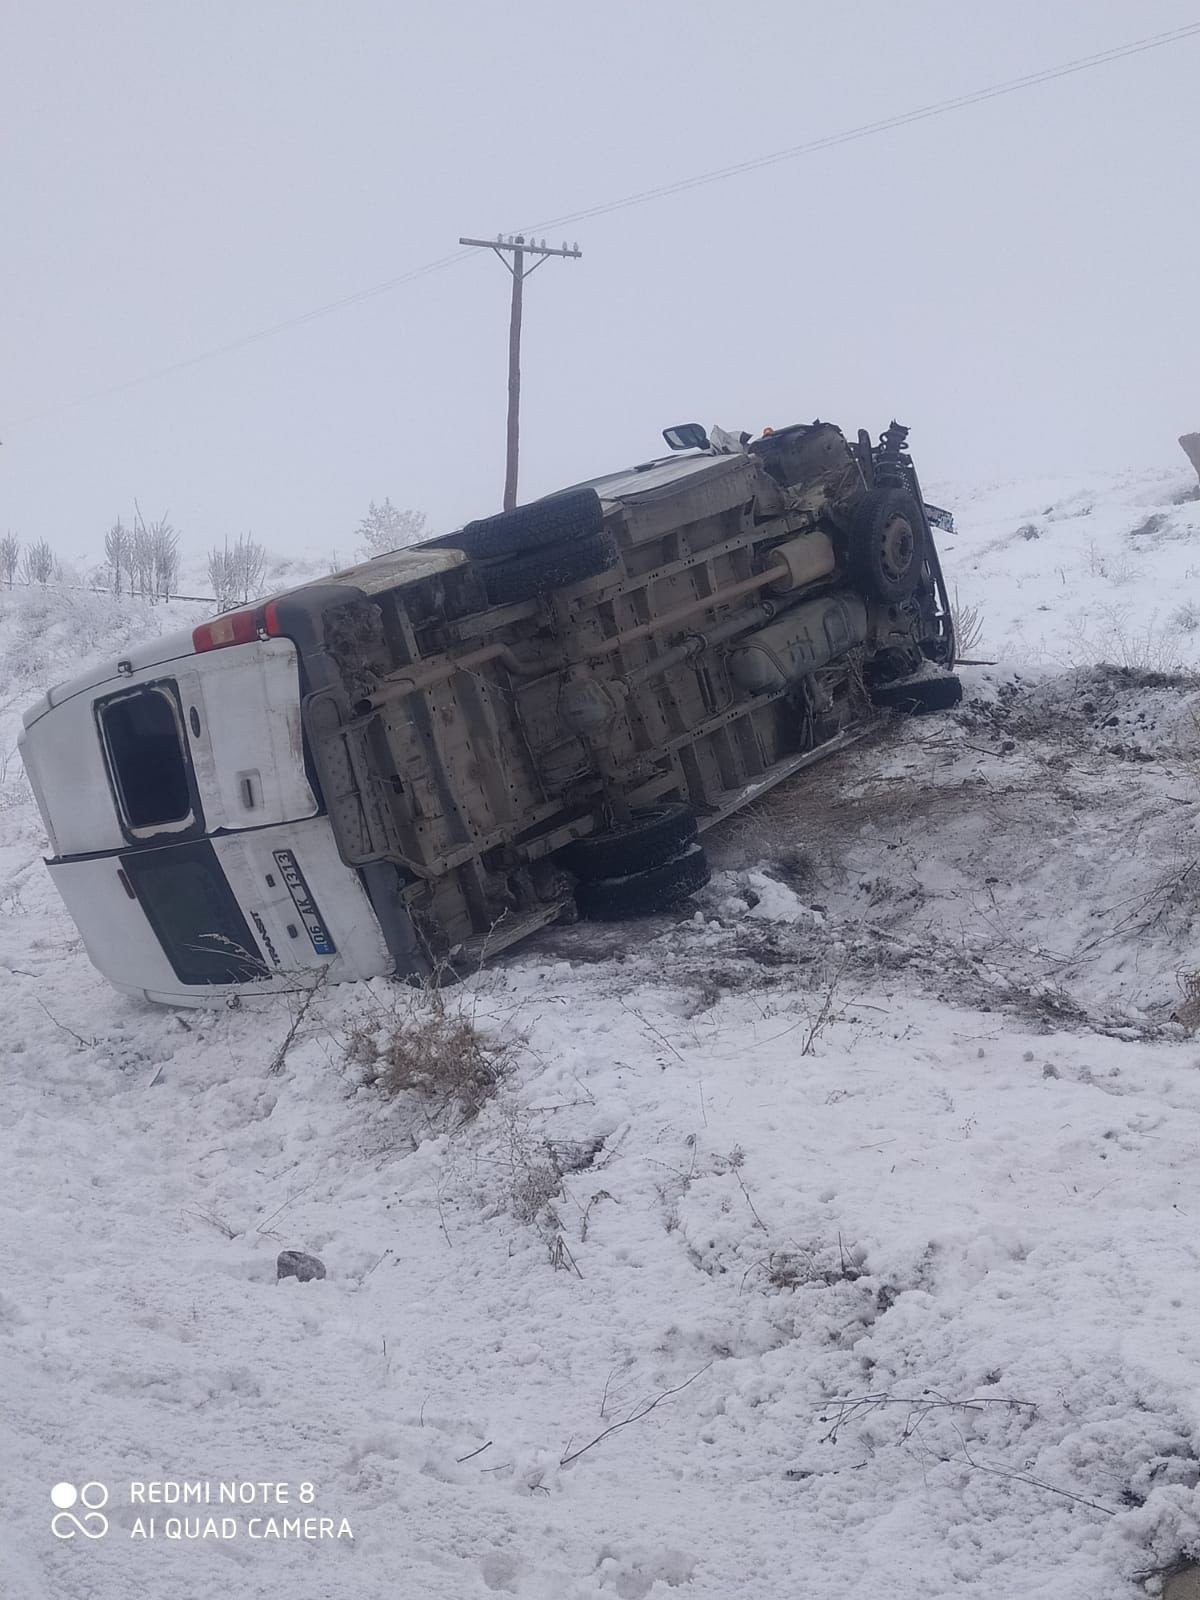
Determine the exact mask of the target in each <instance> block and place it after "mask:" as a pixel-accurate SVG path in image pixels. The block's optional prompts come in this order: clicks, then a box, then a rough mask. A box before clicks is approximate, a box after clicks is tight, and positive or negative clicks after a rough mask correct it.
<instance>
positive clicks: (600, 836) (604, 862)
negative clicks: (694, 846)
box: [554, 804, 696, 883]
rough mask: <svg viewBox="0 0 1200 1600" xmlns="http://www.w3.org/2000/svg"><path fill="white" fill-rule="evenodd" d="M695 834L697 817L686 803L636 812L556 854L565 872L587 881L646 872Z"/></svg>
mask: <svg viewBox="0 0 1200 1600" xmlns="http://www.w3.org/2000/svg"><path fill="white" fill-rule="evenodd" d="M695 837H696V817H695V814H694V812H692V811H691V809H690V808H689V807H688V806H685V805H675V804H672V805H663V806H656V807H655V808H654V810H652V811H651V810H647V811H636V812H635V813H634V814H633V817H632V818H631V819H630V821H628V822H620V823H617V824H616V826H615V827H612V828H605V829H604V830H603V831H602V832H600V833H589V834H588V835H587V837H586V838H584V839H576V840H575V841H574V842H573V843H572V844H569V845H566V846H565V847H564V848H563V849H562V850H560V851H559V852H558V854H557V855H556V856H555V858H554V859H555V860H556V861H560V862H561V863H562V865H563V866H564V867H565V868H566V869H567V871H568V872H573V873H574V874H575V876H576V877H577V878H582V879H583V880H584V882H587V883H590V882H591V881H592V880H593V879H594V878H616V877H620V876H622V875H624V874H626V873H630V872H646V871H647V870H648V869H649V868H651V867H658V866H661V865H662V863H663V862H664V861H669V860H670V859H671V857H672V856H677V855H678V854H679V852H680V851H681V850H682V849H683V848H684V846H685V845H689V844H691V842H692V840H693V839H694V838H695Z"/></svg>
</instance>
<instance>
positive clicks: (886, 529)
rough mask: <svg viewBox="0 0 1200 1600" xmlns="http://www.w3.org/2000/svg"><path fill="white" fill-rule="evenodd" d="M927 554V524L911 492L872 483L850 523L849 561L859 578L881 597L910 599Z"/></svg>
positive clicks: (867, 587) (877, 596) (892, 599)
mask: <svg viewBox="0 0 1200 1600" xmlns="http://www.w3.org/2000/svg"><path fill="white" fill-rule="evenodd" d="M924 560H925V525H924V522H923V521H922V518H921V511H920V507H919V506H918V505H917V503H916V501H915V500H914V499H913V497H912V495H910V494H906V493H905V491H904V490H903V489H871V490H870V491H869V492H868V493H867V495H866V496H865V498H864V499H863V500H862V501H860V503H859V505H858V506H857V508H856V509H855V512H854V520H853V523H852V525H851V528H850V566H851V568H852V570H853V573H854V576H855V577H856V578H857V579H858V582H859V584H860V585H861V586H862V588H863V589H865V590H866V592H867V593H868V594H869V595H871V596H873V597H874V598H875V599H877V600H884V601H887V602H889V603H891V602H892V601H896V600H907V599H908V597H909V595H910V594H911V593H912V592H913V590H914V589H915V588H916V587H917V584H918V583H919V582H920V578H921V567H922V565H923V563H924Z"/></svg>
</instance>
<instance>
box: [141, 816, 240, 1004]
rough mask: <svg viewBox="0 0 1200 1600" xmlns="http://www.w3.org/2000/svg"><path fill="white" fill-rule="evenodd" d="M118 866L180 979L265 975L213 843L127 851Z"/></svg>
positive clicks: (208, 980)
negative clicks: (125, 875) (123, 872)
mask: <svg viewBox="0 0 1200 1600" xmlns="http://www.w3.org/2000/svg"><path fill="white" fill-rule="evenodd" d="M121 865H122V867H123V868H124V869H125V872H126V874H127V875H128V878H129V881H130V883H131V884H132V885H133V889H134V893H135V894H136V895H137V897H138V900H139V901H140V903H141V907H142V910H143V911H144V912H145V913H146V917H147V920H148V921H149V923H150V926H151V927H152V928H153V929H154V932H155V934H156V936H157V938H158V942H159V944H161V945H162V947H163V951H164V953H165V955H166V957H167V960H168V961H169V962H170V963H171V966H172V968H173V969H174V972H175V976H176V977H177V978H178V979H179V980H180V982H181V983H193V984H205V983H249V982H251V981H252V980H253V979H255V978H262V977H265V976H266V975H267V968H266V965H265V963H264V962H263V959H262V954H261V952H260V951H259V948H258V945H257V944H256V943H255V941H254V938H253V935H252V934H251V932H250V929H249V928H248V927H247V926H246V919H245V917H244V916H243V915H242V912H241V907H240V906H239V905H238V903H237V901H236V900H235V899H234V896H233V890H232V889H231V888H230V887H229V882H228V880H227V878H226V877H225V874H224V873H223V872H222V871H221V866H220V863H219V862H218V860H217V855H216V851H215V850H214V849H213V847H212V845H210V844H208V843H207V842H203V843H197V844H176V845H168V846H167V847H166V848H164V849H162V850H135V851H130V852H129V854H128V855H124V856H122V857H121Z"/></svg>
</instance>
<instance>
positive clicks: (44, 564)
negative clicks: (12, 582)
mask: <svg viewBox="0 0 1200 1600" xmlns="http://www.w3.org/2000/svg"><path fill="white" fill-rule="evenodd" d="M57 573H58V560H57V558H56V557H55V554H54V551H53V550H52V549H51V548H50V546H49V544H48V543H47V542H46V540H45V539H39V540H38V541H37V542H36V543H35V544H31V545H29V546H28V548H27V549H26V551H25V554H24V555H23V556H22V558H21V577H22V579H23V581H24V582H25V583H40V584H47V583H51V582H53V581H54V579H55V577H56V576H57Z"/></svg>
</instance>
